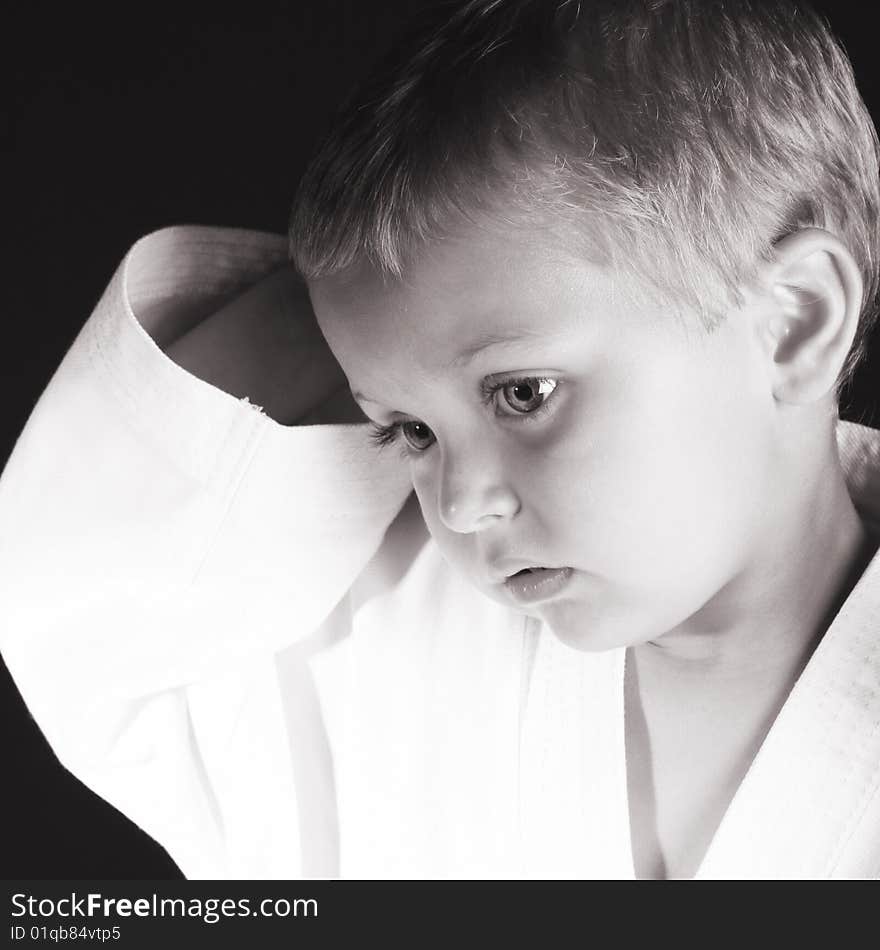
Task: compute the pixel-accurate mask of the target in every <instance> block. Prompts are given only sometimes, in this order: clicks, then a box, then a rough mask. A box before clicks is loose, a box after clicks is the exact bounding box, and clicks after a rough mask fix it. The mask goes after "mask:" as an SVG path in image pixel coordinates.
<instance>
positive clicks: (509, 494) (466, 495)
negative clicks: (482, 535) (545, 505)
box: [438, 446, 520, 534]
mask: <svg viewBox="0 0 880 950" xmlns="http://www.w3.org/2000/svg"><path fill="white" fill-rule="evenodd" d="M484 448H485V446H484ZM487 455H488V453H486V452H473V451H472V452H471V453H469V454H468V455H464V454H460V455H458V456H457V457H455V458H451V457H449V456H448V455H447V456H446V457H444V459H443V468H442V472H441V476H440V486H439V498H438V513H439V516H440V520H441V521H442V522H443V524H444V525H445V526H446V527H447V528H448V529H449V530H450V531H455V532H457V533H458V534H471V533H473V532H476V531H482V530H484V529H485V528H487V527H489V526H490V525H493V524H496V523H497V522H499V521H502V520H506V519H510V518H513V517H514V515H516V514H517V512H519V510H520V499H519V496H518V494H517V492H516V489H515V487H514V483H513V478H512V477H511V475H512V472H511V471H510V467H509V466H506V465H504V464H503V460H501V459H499V458H489V457H487Z"/></svg>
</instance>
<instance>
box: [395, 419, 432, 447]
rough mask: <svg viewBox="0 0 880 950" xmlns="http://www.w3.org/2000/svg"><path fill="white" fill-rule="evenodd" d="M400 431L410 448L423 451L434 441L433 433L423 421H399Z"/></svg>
mask: <svg viewBox="0 0 880 950" xmlns="http://www.w3.org/2000/svg"><path fill="white" fill-rule="evenodd" d="M400 432H401V434H402V435H403V437H404V439H405V440H406V442H407V444H408V445H409V447H410V448H411V449H415V450H416V452H424V450H425V449H426V448H428V446H429V445H431V444H432V443H433V442H434V433H433V432H432V431H431V430H430V429H429V428H428V427H427V426H426V425H425V423H424V422H416V421H411V422H401V423H400Z"/></svg>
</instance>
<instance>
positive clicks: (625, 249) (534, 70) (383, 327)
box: [0, 0, 880, 878]
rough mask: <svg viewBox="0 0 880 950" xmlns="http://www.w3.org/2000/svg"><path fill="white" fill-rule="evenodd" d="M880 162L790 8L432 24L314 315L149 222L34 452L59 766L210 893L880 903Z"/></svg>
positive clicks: (258, 254) (319, 283)
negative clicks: (760, 884)
mask: <svg viewBox="0 0 880 950" xmlns="http://www.w3.org/2000/svg"><path fill="white" fill-rule="evenodd" d="M877 166H878V148H877V139H876V135H875V133H874V130H873V127H872V125H871V122H870V120H869V118H868V116H867V113H866V111H865V108H864V106H863V104H862V102H861V100H860V98H859V96H858V93H857V91H856V89H855V84H854V80H853V77H852V74H851V70H850V68H849V65H848V63H847V62H846V59H845V57H844V55H843V54H842V52H841V51H840V49H839V47H838V46H837V45H836V43H835V41H834V40H833V39H832V38H831V36H830V35H829V34H828V32H827V29H826V28H825V26H824V25H823V24H822V23H821V22H820V21H819V20H818V19H817V18H816V17H814V16H813V15H812V14H811V13H809V11H806V10H803V9H796V8H795V6H794V4H792V3H789V2H774V3H772V4H768V3H761V4H758V3H755V4H751V3H742V4H737V5H732V4H729V3H721V2H717V3H716V2H711V0H710V2H705V0H704V2H700V3H696V2H690V0H668V2H650V3H649V2H647V0H627V2H617V3H604V2H593V3H582V4H578V3H572V2H567V0H566V2H556V0H554V2H546V0H473V2H469V3H466V4H463V5H461V6H460V7H458V8H457V9H456V10H455V12H454V13H453V14H452V15H451V17H450V18H449V19H448V22H447V23H445V24H444V25H443V26H442V27H438V25H437V24H436V23H432V24H428V25H427V26H425V27H424V28H423V29H417V30H415V31H414V32H413V33H412V34H411V35H410V36H409V37H407V38H405V39H404V40H403V41H402V42H401V44H400V45H399V46H398V47H397V50H396V53H395V55H394V56H393V57H391V58H390V59H388V60H387V61H386V62H384V63H383V64H381V65H380V67H379V68H378V69H377V71H376V73H375V74H374V76H373V77H372V78H371V80H370V81H369V82H367V83H366V84H365V85H364V86H363V87H362V88H361V89H360V90H359V92H358V94H357V96H356V97H355V98H354V99H353V100H352V101H351V102H350V103H349V104H348V106H347V107H346V109H345V110H344V112H343V114H342V115H341V116H340V117H339V119H338V121H337V124H336V126H335V129H334V131H333V133H332V134H331V136H330V137H329V139H328V141H327V142H326V143H325V144H324V146H323V147H322V149H321V150H320V151H319V153H318V155H317V157H316V159H315V161H314V162H313V164H312V166H311V168H310V169H309V171H308V173H307V175H306V177H305V179H304V181H303V183H302V185H301V188H300V192H299V195H298V198H297V203H296V207H295V210H294V214H293V219H292V226H291V237H292V253H293V260H294V263H295V265H296V268H297V270H298V272H299V274H300V275H301V276H302V277H303V278H305V281H306V284H307V287H308V293H309V298H308V299H307V298H306V297H305V294H304V290H303V288H302V285H301V284H300V283H299V282H298V280H297V278H296V277H295V276H294V275H293V274H292V273H291V272H290V271H289V270H287V269H285V270H278V269H277V266H278V264H279V263H280V262H281V259H282V248H281V246H280V244H279V241H278V240H276V239H273V238H270V237H267V236H262V235H253V234H248V233H245V232H232V231H224V232H217V231H210V230H207V229H192V228H187V229H172V230H169V231H166V232H159V233H158V234H156V235H152V236H150V237H148V238H146V239H144V240H143V241H142V242H140V243H139V244H138V245H137V246H136V247H135V248H134V249H133V251H132V252H131V253H130V255H129V257H128V258H127V259H126V262H125V263H124V264H123V266H122V268H121V269H120V271H119V272H118V273H117V276H116V277H115V278H114V280H113V282H112V283H111V285H110V287H109V288H108V291H107V293H106V295H105V297H104V298H103V300H102V302H101V304H100V305H99V307H98V310H97V311H96V313H95V315H94V316H93V317H92V319H91V320H90V321H89V323H88V324H87V325H86V327H85V328H84V330H83V331H82V334H81V335H80V337H79V339H78V340H77V342H76V343H75V344H74V347H73V348H72V350H71V352H70V354H68V356H67V358H66V360H65V362H64V364H63V365H62V367H61V369H60V370H59V372H58V373H57V374H56V377H55V378H54V379H53V381H52V383H51V384H50V386H49V388H48V389H47V392H46V394H45V395H44V397H43V399H42V400H41V402H40V404H39V405H38V407H37V408H36V410H35V412H34V415H33V417H32V419H31V420H30V422H29V424H28V427H27V428H26V430H25V433H24V434H23V435H22V437H21V439H20V441H19V443H18V446H17V448H16V451H15V453H14V454H13V457H12V459H11V461H10V463H9V465H8V467H7V470H6V472H5V474H4V478H3V482H2V486H0V488H2V492H0V537H3V539H4V540H3V542H2V544H3V548H2V555H0V556H2V571H3V576H4V578H5V579H6V584H5V587H6V588H7V589H8V590H10V591H12V592H13V593H12V596H11V597H4V601H5V602H4V607H3V610H4V617H3V621H4V622H3V632H4V640H3V649H4V656H5V658H6V660H7V663H8V665H9V667H10V670H11V671H12V673H13V675H14V676H15V678H16V680H17V682H18V683H19V686H20V688H21V690H22V693H23V695H24V697H25V699H26V700H27V702H28V704H29V707H30V708H31V710H32V712H33V714H34V716H35V718H36V719H37V722H38V723H39V724H40V726H41V728H42V729H43V730H44V732H45V733H46V735H47V737H48V739H49V741H50V742H51V743H52V745H53V747H54V748H55V750H56V751H57V753H58V755H59V758H60V759H61V761H62V762H63V763H64V764H65V765H66V766H67V767H68V768H70V769H71V771H73V772H74V773H75V774H76V775H78V776H79V777H80V778H81V779H82V780H83V781H84V782H85V783H86V784H88V785H89V786H90V787H91V788H93V789H94V790H95V791H96V792H98V794H100V795H102V796H103V797H105V798H106V799H107V800H108V801H111V802H112V803H114V804H115V805H117V807H119V808H120V809H121V810H123V811H124V812H125V813H126V814H128V815H129V816H130V817H131V818H132V819H133V820H135V821H136V822H138V823H139V824H140V825H141V826H142V827H144V828H145V829H146V830H147V831H148V832H149V833H151V834H152V835H153V836H154V837H155V838H156V839H157V840H158V841H160V842H161V843H162V844H163V845H164V846H165V847H166V848H167V849H168V850H169V852H170V854H171V855H172V857H174V859H175V860H176V861H177V862H178V863H179V864H180V866H181V868H182V869H183V871H184V873H185V874H187V875H188V876H190V877H222V876H229V877H275V876H278V877H288V876H298V875H315V876H323V875H336V874H342V875H344V876H360V877H442V876H465V877H483V876H496V877H511V876H526V877H541V876H550V877H564V876H570V877H622V878H626V877H633V876H637V877H692V876H703V877H828V876H849V877H853V876H868V877H870V876H877V875H878V874H880V794H878V793H880V771H878V769H877V762H878V761H880V733H878V730H877V729H876V722H877V721H878V718H880V689H878V685H880V659H878V657H880V653H878V643H880V641H878V627H880V559H878V558H877V557H876V556H875V551H876V550H877V546H878V534H880V437H878V435H877V434H876V433H875V432H873V431H871V430H868V429H865V428H864V427H860V426H855V425H851V424H846V423H841V422H838V420H837V403H838V398H839V393H840V391H841V388H842V386H843V385H844V384H845V382H846V381H847V380H848V379H849V378H850V376H851V374H852V372H853V370H854V368H855V366H856V365H857V362H858V360H859V358H860V357H861V356H862V355H863V353H864V350H865V344H866V339H867V336H868V332H869V329H870V326H871V322H872V319H873V315H874V309H873V305H874V298H875V295H876V290H877V279H878V278H877V262H876V254H877V251H878V247H880V241H878V237H880V235H878V204H880V194H878V175H877ZM266 275H268V276H266ZM246 285H250V289H249V290H246V291H245V292H244V293H243V294H242V293H240V290H241V287H242V286H246ZM236 292H238V295H237V296H236ZM309 303H310V304H311V306H309ZM312 309H313V311H314V317H315V318H316V322H317V327H319V328H320V333H318V329H317V328H316V326H315V323H314V322H313V319H312ZM145 330H146V331H147V333H149V335H150V336H151V337H152V340H151V339H150V338H149V337H148V336H147V333H145V332H144V331H145ZM324 340H326V343H327V344H329V351H328V350H327V349H326V347H325V345H324ZM153 341H155V342H156V343H159V345H160V346H161V347H163V348H164V350H165V353H164V354H163V353H162V352H161V351H160V349H159V348H158V347H157V346H156V345H155V343H154V342H153ZM169 357H170V358H171V359H169ZM172 360H173V362H172ZM181 367H183V368H184V369H181ZM340 368H341V371H342V373H343V374H344V380H343V376H342V375H341V374H340ZM185 370H189V371H190V372H186V371H185ZM197 377H200V378H197ZM343 383H346V384H347V386H348V387H350V390H351V393H352V394H353V396H354V399H355V401H356V403H357V406H358V407H359V410H358V409H355V407H354V406H352V404H351V402H350V400H349V399H348V398H347V395H346V393H345V390H344V389H342V388H340V387H341V386H342V385H343ZM235 396H238V397H241V398H239V399H236V398H232V397H235ZM243 397H247V399H244V398H243ZM253 404H256V406H257V408H256V410H255V408H254V405H253ZM260 407H262V410H263V411H260ZM359 413H363V414H364V415H366V416H367V417H368V418H369V420H370V431H371V434H372V437H373V438H372V440H371V439H369V438H368V430H367V427H366V426H363V425H343V424H339V423H344V422H350V421H354V420H356V419H357V418H358V417H359ZM279 422H280V423H283V424H282V425H279V424H278V423H279ZM318 423H323V424H318ZM334 423H335V424H334ZM376 442H378V443H379V447H378V448H377V447H376V445H375V444H373V443H376ZM390 443H393V447H392V445H391V444H390ZM62 460H63V470H60V468H61V466H60V463H61V461H62ZM411 490H414V491H413V494H410V492H411Z"/></svg>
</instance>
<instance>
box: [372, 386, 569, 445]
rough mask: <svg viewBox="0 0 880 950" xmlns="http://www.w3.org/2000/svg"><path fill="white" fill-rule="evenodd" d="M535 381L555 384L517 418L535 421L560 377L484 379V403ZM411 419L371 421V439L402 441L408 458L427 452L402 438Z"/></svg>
mask: <svg viewBox="0 0 880 950" xmlns="http://www.w3.org/2000/svg"><path fill="white" fill-rule="evenodd" d="M535 382H537V383H545V382H552V383H553V384H554V385H553V389H552V390H551V391H550V393H549V394H548V396H547V398H546V399H545V400H544V401H543V402H542V403H541V405H540V406H538V408H537V409H535V410H534V411H533V412H524V413H521V414H519V415H518V416H516V417H517V418H520V419H522V421H523V422H533V421H534V420H536V419H539V418H540V417H541V416H543V415H544V414H545V413H546V412H548V411H549V410H548V405H549V403H550V402H552V399H553V395H554V393H555V392H556V390H557V389H558V388H559V380H558V379H552V378H551V377H549V376H517V377H514V378H512V379H504V380H501V381H500V382H497V383H489V382H487V381H486V380H483V382H482V383H481V384H480V394H481V396H482V400H483V404H484V405H486V406H488V405H490V404H491V403H492V402H493V401H494V399H495V396H496V395H497V394H498V393H499V392H501V390H502V389H504V388H505V387H507V386H521V385H523V384H524V383H525V384H529V383H535ZM502 415H504V416H507V417H508V418H510V414H509V413H502ZM411 421H412V420H410V419H406V420H404V421H402V422H392V423H389V424H387V425H382V423H379V422H371V423H370V433H369V436H370V440H371V441H372V442H373V444H374V445H377V446H379V447H380V448H383V447H385V446H388V445H395V444H397V443H400V448H401V454H402V455H403V457H404V458H408V457H410V456H412V455H420V454H421V453H422V452H426V451H427V449H428V448H430V446H427V447H426V448H424V449H414V448H413V447H412V446H411V445H410V444H409V443H408V442H407V441H406V439H402V438H401V435H400V429H401V427H402V426H403V425H405V424H406V423H407V422H411ZM432 444H433V443H432Z"/></svg>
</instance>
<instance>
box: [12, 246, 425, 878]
mask: <svg viewBox="0 0 880 950" xmlns="http://www.w3.org/2000/svg"><path fill="white" fill-rule="evenodd" d="M284 256H285V242H284V239H283V238H280V237H276V236H271V235H264V234H256V233H253V232H246V231H234V230H226V229H224V230H219V229H211V228H196V227H179V228H171V229H165V230H163V231H160V232H157V233H155V234H153V235H150V236H148V237H146V238H144V239H142V240H141V241H140V242H138V244H136V245H135V247H134V248H133V249H132V250H131V251H130V252H129V254H128V256H127V257H126V259H125V260H124V262H123V263H122V265H121V266H120V268H119V270H118V271H117V272H116V274H115V276H114V277H113V279H112V281H111V283H110V285H109V287H108V288H107V290H106V292H105V294H104V296H103V297H102V299H101V301H100V302H99V304H98V306H97V308H96V310H95V312H94V313H93V315H92V316H91V318H90V319H89V321H88V322H87V323H86V325H85V326H84V327H83V329H82V331H81V332H80V333H79V335H78V337H77V339H76V340H75V342H74V343H73V345H72V346H71V348H70V350H69V352H68V353H67V355H66V356H65V358H64V360H63V362H62V363H61V365H60V367H59V368H58V370H57V371H56V373H55V375H54V376H53V378H52V380H51V381H50V383H49V385H48V386H47V388H46V390H45V392H44V393H43V395H42V396H41V398H40V400H39V401H38V403H37V405H36V407H35V408H34V410H33V413H32V415H31V417H30V419H29V421H28V423H27V425H26V427H25V429H24V431H23V432H22V434H21V436H20V437H19V439H18V441H17V443H16V446H15V448H14V450H13V452H12V455H11V456H10V459H9V461H8V463H7V465H6V468H5V470H4V472H3V475H2V479H0V587H2V595H0V649H2V652H3V656H4V659H5V661H6V663H7V665H8V667H9V669H10V672H11V674H12V676H13V679H14V680H15V682H16V684H17V686H18V688H19V690H20V691H21V693H22V695H23V697H24V699H25V702H26V703H27V705H28V708H29V709H30V711H31V714H32V715H33V716H34V718H35V720H36V722H37V723H38V725H39V726H40V728H41V729H42V731H43V732H44V734H45V735H46V738H47V739H48V741H49V743H50V744H51V746H52V747H53V749H54V751H55V753H56V754H57V755H58V757H59V759H60V760H61V761H62V763H63V764H64V765H65V766H66V767H67V768H69V769H70V770H71V771H73V772H74V774H76V775H77V776H78V777H79V778H80V779H81V780H83V781H84V782H85V783H86V784H87V785H89V786H90V787H92V788H93V789H94V790H95V791H96V792H97V793H98V794H100V795H102V796H103V797H105V798H107V799H108V800H110V801H111V802H113V804H115V805H117V807H119V808H120V809H121V810H122V811H124V812H125V813H126V814H129V816H130V817H133V818H135V820H136V821H138V823H139V824H141V825H142V827H144V828H145V829H146V830H148V831H149V832H150V833H151V834H153V835H154V837H156V838H157V839H158V840H160V841H162V843H163V844H166V846H167V845H168V842H169V841H171V842H172V843H173V842H175V841H177V840H178V839H181V836H184V837H186V838H187V842H188V843H185V844H181V846H180V849H179V854H182V853H186V854H191V863H190V868H189V870H190V871H192V870H193V869H194V870H195V871H196V872H197V871H198V870H199V868H200V867H205V868H207V867H211V866H213V865H211V864H210V862H208V863H206V864H204V865H202V864H200V860H201V856H202V852H203V851H204V849H206V848H210V847H215V846H216V847H217V848H221V847H222V827H221V826H220V823H218V822H217V821H215V819H214V818H212V817H211V815H212V806H211V802H210V798H211V790H210V788H207V787H206V785H205V780H204V776H203V774H202V771H203V766H202V763H201V762H200V757H199V754H198V749H197V748H196V746H195V742H196V740H195V738H194V735H193V729H192V723H191V722H190V720H189V712H188V709H187V687H188V685H189V684H196V685H197V684H198V683H199V682H200V681H204V680H206V679H207V680H210V679H213V680H218V679H219V680H222V679H223V678H227V677H230V676H232V677H235V675H236V674H237V673H238V671H242V670H248V669H253V668H255V666H254V664H257V666H258V665H259V662H260V658H261V657H269V656H271V655H272V654H273V653H274V652H275V651H277V650H278V649H280V648H282V647H284V646H286V645H288V644H290V643H292V642H293V641H295V640H296V639H298V638H300V637H305V636H307V635H308V634H309V633H310V632H312V631H313V630H314V629H315V628H316V627H317V626H318V625H319V624H320V623H321V622H322V621H323V619H324V618H325V617H326V616H327V615H328V614H329V613H330V612H331V610H332V609H333V607H334V605H335V604H336V603H337V602H338V601H339V600H340V598H342V597H343V596H344V595H345V592H346V591H347V589H348V587H349V586H350V584H351V582H352V580H353V579H354V577H355V576H356V575H357V574H358V573H359V571H360V570H361V568H362V567H363V565H364V564H365V563H366V562H367V561H368V560H369V558H370V557H371V556H372V554H373V553H374V552H375V550H376V549H377V547H378V545H379V543H380V542H381V539H382V536H383V534H384V531H385V529H386V527H387V525H388V524H389V523H390V522H391V520H393V517H394V515H395V514H396V512H397V511H398V510H399V508H400V507H401V505H402V503H403V501H404V500H405V498H406V496H407V494H408V492H409V482H408V476H407V474H406V472H405V471H404V470H403V466H401V465H400V463H399V462H395V461H394V460H393V459H391V458H387V457H382V456H380V455H378V453H377V452H376V451H375V450H374V449H373V448H371V447H370V445H369V440H368V439H367V438H366V437H365V433H364V431H363V427H362V426H310V427H301V428H296V427H285V426H281V425H279V424H277V423H275V422H273V421H272V420H271V419H269V418H268V417H267V416H266V415H264V414H263V413H262V412H260V411H258V410H257V409H256V408H255V407H253V406H251V405H250V404H249V403H247V402H246V401H243V400H239V399H236V398H234V397H232V396H230V395H228V394H226V393H223V392H221V391H220V390H218V389H215V388H213V387H212V386H210V385H208V384H207V383H204V382H202V381H201V380H199V379H196V378H195V377H194V376H192V375H190V374H189V373H187V372H186V371H185V370H183V369H181V368H180V367H178V366H177V365H176V364H174V363H173V362H172V361H171V360H170V359H168V358H167V357H166V356H165V355H164V353H163V352H162V350H161V348H160V345H159V344H161V343H162V342H163V341H169V340H170V339H173V338H175V337H176V336H177V335H179V334H180V333H181V332H183V331H184V330H185V329H187V328H189V327H190V326H192V325H194V324H195V323H197V322H198V321H199V320H200V319H203V318H204V317H205V316H206V315H208V314H210V313H211V312H212V311H213V310H214V309H216V308H217V306H219V304H220V303H221V302H223V301H224V300H225V299H228V298H229V297H230V296H231V295H232V294H233V293H235V292H236V291H238V290H240V289H241V288H242V287H244V286H247V285H248V284H250V283H252V282H253V281H255V280H256V279H257V278H258V277H260V276H261V275H262V274H264V273H266V272H268V271H269V270H271V269H274V268H275V267H277V266H279V265H280V264H281V263H282V262H283V260H284ZM119 769H122V770H123V771H124V772H125V774H124V775H123V776H122V777H120V775H119V774H118V772H119ZM169 781H170V782H172V785H173V786H176V787H172V788H171V789H167V788H165V789H162V788H161V785H162V783H163V782H164V783H166V784H167V783H168V782H169ZM139 785H141V786H143V788H139V787H138V786H139ZM187 796H188V798H187ZM255 807H258V805H256V804H255ZM192 822H195V823H196V826H195V827H193V826H192ZM178 825H179V826H180V827H179V828H178V827H177V826H178ZM181 840H182V839H181ZM172 854H174V852H173V851H172ZM174 856H175V857H178V856H179V855H174ZM206 860H207V859H206ZM185 873H187V870H186V869H185Z"/></svg>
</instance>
